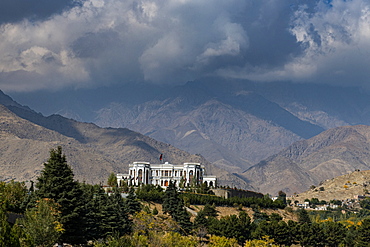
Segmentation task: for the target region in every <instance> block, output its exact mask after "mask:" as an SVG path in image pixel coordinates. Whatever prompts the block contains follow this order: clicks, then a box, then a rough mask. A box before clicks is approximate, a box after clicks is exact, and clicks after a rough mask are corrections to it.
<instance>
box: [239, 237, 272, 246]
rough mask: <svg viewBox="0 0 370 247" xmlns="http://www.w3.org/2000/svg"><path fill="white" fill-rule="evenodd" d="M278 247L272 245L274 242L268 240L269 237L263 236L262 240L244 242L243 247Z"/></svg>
mask: <svg viewBox="0 0 370 247" xmlns="http://www.w3.org/2000/svg"><path fill="white" fill-rule="evenodd" d="M278 246H279V245H276V244H274V240H273V239H270V238H269V236H264V237H263V239H253V240H248V241H246V242H245V245H244V247H278Z"/></svg>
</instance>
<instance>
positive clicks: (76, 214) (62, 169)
mask: <svg viewBox="0 0 370 247" xmlns="http://www.w3.org/2000/svg"><path fill="white" fill-rule="evenodd" d="M36 188H37V189H38V190H37V191H35V192H36V195H37V196H38V197H39V198H49V199H53V200H54V202H55V203H57V204H58V205H60V210H61V219H60V222H61V223H62V224H63V227H64V229H65V231H64V232H63V234H62V235H61V236H60V238H59V240H58V242H60V243H61V242H65V243H71V244H78V243H83V242H84V241H85V239H84V235H85V233H84V227H82V226H81V224H82V223H83V222H84V215H83V212H84V211H83V209H84V200H83V197H82V195H83V193H82V190H81V188H80V186H79V184H78V182H77V181H74V175H73V172H72V169H71V167H70V166H69V165H68V164H67V160H66V156H65V155H64V154H62V147H60V146H58V147H57V148H56V149H51V150H50V158H49V159H48V161H47V162H46V163H44V169H43V170H42V171H41V175H40V176H39V177H38V178H37V183H36Z"/></svg>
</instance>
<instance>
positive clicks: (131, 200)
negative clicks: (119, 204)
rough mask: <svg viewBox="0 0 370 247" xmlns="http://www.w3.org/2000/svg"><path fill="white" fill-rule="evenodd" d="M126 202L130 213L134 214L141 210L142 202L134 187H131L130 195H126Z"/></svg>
mask: <svg viewBox="0 0 370 247" xmlns="http://www.w3.org/2000/svg"><path fill="white" fill-rule="evenodd" d="M125 204H126V210H127V213H128V214H131V215H134V214H135V213H137V212H140V210H141V203H140V202H139V201H138V200H137V198H136V195H135V189H134V188H133V187H131V188H130V191H129V193H128V196H127V197H126V201H125Z"/></svg>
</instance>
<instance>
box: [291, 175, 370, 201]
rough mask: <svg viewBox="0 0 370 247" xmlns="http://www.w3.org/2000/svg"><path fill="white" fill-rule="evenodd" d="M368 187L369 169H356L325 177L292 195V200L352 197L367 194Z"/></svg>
mask: <svg viewBox="0 0 370 247" xmlns="http://www.w3.org/2000/svg"><path fill="white" fill-rule="evenodd" d="M320 188H321V189H320ZM369 189H370V170H366V171H360V170H357V171H354V172H351V173H348V174H345V175H342V176H339V177H335V178H332V179H327V180H325V181H324V182H323V183H320V185H318V186H317V187H315V188H310V189H309V190H307V191H305V192H303V193H300V194H297V195H294V196H293V197H292V200H298V201H300V202H303V201H304V199H306V198H308V199H311V198H318V199H319V200H325V201H330V200H345V199H353V198H354V197H355V196H357V195H365V194H368V191H369Z"/></svg>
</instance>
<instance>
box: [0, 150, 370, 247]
mask: <svg viewBox="0 0 370 247" xmlns="http://www.w3.org/2000/svg"><path fill="white" fill-rule="evenodd" d="M108 182H109V183H110V184H111V186H112V190H111V193H109V194H107V193H106V192H105V191H104V190H103V189H102V187H101V186H100V185H90V184H86V183H80V182H77V181H75V180H74V175H73V171H72V169H71V167H70V166H69V165H68V164H67V161H66V157H65V155H64V154H63V153H62V148H61V147H57V148H56V149H52V150H51V151H50V157H49V159H48V160H47V162H46V163H45V164H44V168H43V170H42V171H41V174H40V176H39V177H38V178H37V181H36V182H35V184H33V183H32V184H31V186H30V187H29V188H27V187H26V185H25V183H24V182H14V181H11V182H9V183H5V182H0V203H1V207H0V247H2V246H6V247H8V246H15V247H17V246H22V247H23V246H30V247H31V246H52V245H54V244H55V243H59V244H60V245H61V244H63V243H68V244H72V245H85V246H95V247H106V246H291V245H301V246H333V247H334V246H356V247H357V246H369V243H370V218H369V215H370V214H368V213H367V212H368V211H369V209H370V206H369V205H370V202H369V201H367V200H366V201H364V202H363V203H362V206H363V210H362V211H361V212H362V213H361V216H363V218H362V219H361V220H359V219H357V220H353V219H351V218H347V219H346V220H343V219H342V220H334V219H333V218H330V217H327V218H321V217H320V216H319V215H318V214H316V215H310V213H309V212H307V211H306V210H303V209H302V210H298V211H297V212H296V214H297V217H298V220H297V221H293V220H289V221H286V220H284V219H283V218H282V217H281V216H280V215H279V214H277V213H272V214H270V215H268V214H266V213H264V212H263V209H266V208H270V209H271V208H273V209H274V208H278V209H282V208H284V207H285V206H286V201H285V197H284V194H283V193H279V199H278V200H276V201H272V200H271V199H270V198H268V197H267V196H265V197H263V198H228V199H225V198H220V197H216V196H214V195H211V194H207V193H209V190H208V189H207V188H206V187H204V185H201V186H200V187H199V188H197V189H192V190H188V191H187V192H186V193H184V192H180V191H178V190H177V188H176V187H175V185H174V184H173V183H170V184H169V186H168V187H167V188H166V190H163V189H162V188H161V187H158V186H153V185H143V186H140V187H139V188H137V189H136V192H135V190H134V188H133V187H128V186H127V187H125V186H123V187H119V186H117V184H116V181H115V180H114V177H113V176H110V178H109V179H108ZM122 188H124V189H122ZM122 190H125V192H126V193H125V194H127V196H126V197H125V198H123V197H122V195H121V193H122ZM197 190H198V192H201V194H199V193H196V192H197ZM152 202H157V203H160V204H161V206H162V208H161V209H162V211H163V214H158V209H157V208H156V207H154V209H152V208H150V207H148V205H149V204H150V203H152ZM190 205H204V206H202V207H201V208H202V209H201V210H199V211H198V212H197V213H196V215H193V216H191V214H190V213H189V211H191V210H190ZM221 205H222V206H231V207H236V208H238V210H239V213H238V214H237V215H229V216H223V217H221V216H219V212H218V211H217V206H221ZM243 207H244V208H245V207H250V208H252V209H253V215H252V217H250V216H249V215H248V214H247V213H246V212H245V211H244V210H243ZM193 213H194V212H193ZM322 217H324V216H323V215H322ZM351 220H352V221H351Z"/></svg>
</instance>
